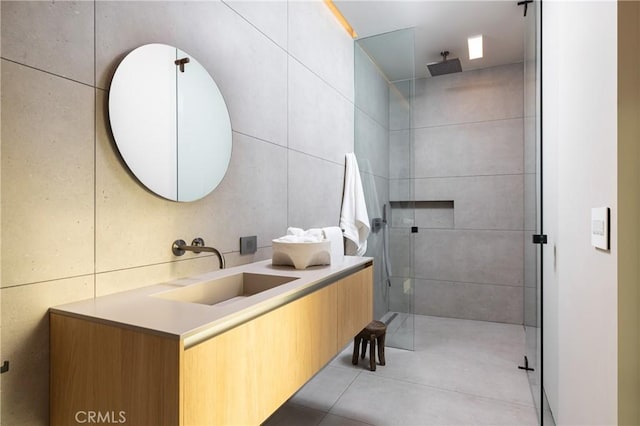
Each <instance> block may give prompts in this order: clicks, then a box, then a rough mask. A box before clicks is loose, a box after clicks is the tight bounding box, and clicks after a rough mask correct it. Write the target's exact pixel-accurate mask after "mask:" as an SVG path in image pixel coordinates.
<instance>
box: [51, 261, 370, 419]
mask: <svg viewBox="0 0 640 426" xmlns="http://www.w3.org/2000/svg"><path fill="white" fill-rule="evenodd" d="M372 269H373V268H372V267H371V266H368V267H366V268H364V269H360V270H358V271H356V272H354V273H353V274H351V275H348V276H346V277H344V278H342V279H340V280H338V281H335V282H333V283H330V284H328V285H326V286H324V287H322V288H320V289H318V290H316V291H314V292H312V293H310V294H308V295H306V296H303V297H301V298H299V299H296V300H294V301H292V302H290V303H287V304H285V305H282V306H280V307H278V308H276V309H274V310H272V311H269V312H267V313H265V314H263V315H260V316H258V317H256V318H254V319H252V320H250V321H248V322H245V323H243V324H240V325H238V326H236V327H234V328H232V329H230V330H227V331H225V332H223V333H221V334H219V335H216V336H214V337H212V338H210V339H208V340H206V341H204V342H201V343H199V344H196V345H194V346H192V347H189V348H187V349H184V347H183V344H182V340H181V339H179V338H171V337H166V336H161V335H154V334H152V333H147V332H144V331H142V330H133V329H128V328H124V327H122V328H121V327H118V326H114V325H107V324H103V323H98V322H94V321H91V320H89V319H84V318H76V317H71V316H66V315H63V314H59V313H51V314H50V317H51V398H50V401H51V424H52V425H69V424H76V423H79V422H78V421H77V419H76V417H77V416H78V413H79V412H80V413H81V414H80V416H81V417H82V418H81V419H80V420H83V419H84V416H86V415H85V414H84V412H94V413H99V414H101V415H102V416H103V417H102V418H105V416H110V418H111V417H112V418H114V419H115V420H118V419H120V418H122V415H124V418H126V424H133V425H151V424H153V425H181V426H182V425H185V426H186V425H258V424H260V423H261V422H263V421H264V420H266V419H267V418H268V417H269V416H270V415H271V414H272V413H273V412H274V411H275V410H277V409H278V407H280V406H281V405H282V404H283V403H284V402H285V401H286V400H287V399H289V398H290V397H291V396H292V395H293V394H294V393H295V392H296V391H297V390H298V389H299V388H300V387H302V386H303V385H304V384H305V383H306V382H307V381H308V380H309V379H310V378H311V377H313V375H314V374H316V373H317V372H318V371H319V370H320V369H321V368H322V367H324V366H325V365H326V364H327V362H329V361H330V360H331V358H332V357H334V356H335V355H336V354H337V353H338V352H339V351H340V350H341V349H342V348H343V347H344V345H345V344H347V343H348V342H350V341H351V339H353V336H355V334H357V333H358V332H359V331H360V330H361V329H362V328H364V327H365V326H366V325H367V324H368V323H369V322H370V321H371V320H372V317H373V288H372V287H373V285H372V283H373V271H372ZM105 413H107V414H105ZM112 423H115V422H112Z"/></svg>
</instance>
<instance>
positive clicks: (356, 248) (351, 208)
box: [340, 152, 371, 256]
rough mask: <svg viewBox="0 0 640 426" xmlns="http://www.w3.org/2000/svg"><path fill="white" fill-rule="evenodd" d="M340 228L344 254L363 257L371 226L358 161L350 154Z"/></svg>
mask: <svg viewBox="0 0 640 426" xmlns="http://www.w3.org/2000/svg"><path fill="white" fill-rule="evenodd" d="M340 228H342V230H343V233H344V237H345V238H346V242H345V254H347V255H356V256H363V255H364V253H365V252H366V251H367V237H368V236H369V232H370V231H371V226H370V225H369V215H368V214H367V205H366V203H365V201H364V191H363V190H362V181H361V180H360V170H359V169H358V160H356V155H355V154H354V153H352V152H351V153H348V154H347V155H346V167H345V172H344V195H343V198H342V212H341V213H340Z"/></svg>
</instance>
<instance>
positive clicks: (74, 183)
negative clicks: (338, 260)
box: [0, 1, 354, 425]
mask: <svg viewBox="0 0 640 426" xmlns="http://www.w3.org/2000/svg"><path fill="white" fill-rule="evenodd" d="M1 7H2V9H1V19H2V28H1V29H2V34H1V35H2V46H1V48H2V82H1V83H2V86H1V90H2V105H1V107H2V109H1V114H2V116H1V118H2V128H1V131H2V135H1V136H2V163H1V177H0V178H1V185H2V186H1V188H0V190H1V194H2V196H3V198H2V208H1V211H0V214H1V219H2V226H1V227H0V228H1V229H0V232H1V236H2V241H1V246H2V251H1V253H0V255H1V258H0V260H1V268H2V276H1V281H0V284H1V287H2V289H1V290H0V300H1V303H2V311H1V312H2V323H1V324H2V328H1V331H2V339H1V340H2V341H1V343H2V346H1V347H2V349H3V352H2V360H4V359H9V360H10V361H11V370H10V372H9V373H7V374H3V375H2V387H1V395H2V407H3V411H2V413H1V423H2V424H3V425H5V424H6V425H19V424H28V425H45V424H47V423H48V369H49V365H48V321H47V309H48V308H49V307H50V306H53V305H58V304H62V303H67V302H72V301H75V300H80V299H86V298H90V297H95V296H100V295H104V294H108V293H112V292H116V291H122V290H126V289H131V288H135V287H138V286H144V285H149V284H152V283H154V282H158V281H165V280H169V279H172V278H176V277H180V276H185V275H190V274H196V273H201V272H204V271H209V270H213V269H216V268H217V267H218V266H217V259H216V258H215V257H213V256H210V255H206V254H200V255H195V254H191V253H189V254H186V255H185V256H183V257H181V258H179V260H178V258H175V257H174V256H173V255H172V253H171V251H170V246H171V243H172V241H173V240H175V239H177V238H182V239H185V240H189V241H190V240H191V239H192V238H194V237H196V236H201V237H203V238H204V240H205V241H206V242H207V244H209V245H213V246H215V247H218V248H219V249H221V250H222V251H223V252H224V253H225V255H226V258H227V264H228V265H230V266H233V265H239V264H243V263H248V262H252V261H256V260H261V259H266V258H269V257H270V255H271V247H270V240H271V239H273V238H275V237H278V236H279V235H281V234H283V233H284V232H285V231H286V228H287V226H289V225H295V226H303V227H311V226H326V225H333V224H337V222H338V219H339V213H340V212H339V209H340V197H341V193H342V179H343V173H344V160H343V158H344V153H346V152H350V151H352V150H353V125H354V124H353V121H354V118H353V41H352V40H351V38H350V37H349V36H348V35H347V34H346V32H344V30H343V29H342V28H341V27H340V25H339V24H338V23H337V22H336V21H335V20H334V18H333V16H332V15H331V13H330V12H329V11H328V9H326V7H325V6H324V5H323V4H322V2H305V3H299V2H291V3H287V2H284V1H283V2H270V3H268V4H267V3H263V2H242V3H236V2H221V1H212V2H110V1H105V2H92V1H87V2H49V1H40V2H30V1H25V2H2V6H1ZM150 42H161V43H167V44H172V45H176V46H178V47H180V48H181V49H183V50H185V51H187V52H189V53H191V54H193V55H194V56H195V57H196V58H197V59H198V61H199V62H200V63H201V64H203V65H204V66H205V68H207V69H208V70H209V72H210V73H211V75H212V76H213V78H214V79H215V80H216V82H217V84H218V86H219V87H220V90H221V91H222V93H223V95H224V97H225V100H226V101H227V105H228V107H229V112H230V115H231V122H232V128H233V130H234V132H233V144H234V145H233V154H232V159H231V164H230V168H229V170H228V172H227V174H226V176H225V178H224V180H223V181H222V183H221V185H220V186H219V187H218V188H217V189H216V190H215V191H214V192H213V193H212V194H210V195H208V196H207V197H205V198H204V199H202V200H199V201H196V202H193V203H188V204H184V203H180V204H178V203H173V202H170V201H167V200H164V199H161V198H159V197H157V196H155V195H153V194H152V193H150V192H149V191H147V190H146V189H144V187H142V186H141V184H140V183H139V182H138V181H137V180H136V179H135V177H133V176H132V175H131V174H130V173H129V172H128V170H127V168H126V167H125V165H124V164H123V162H122V160H121V158H120V156H119V154H118V152H117V149H116V148H115V145H114V142H113V140H112V138H111V135H110V133H109V129H108V124H107V123H108V118H107V114H106V106H107V103H106V102H107V97H108V92H107V91H106V90H107V89H108V84H109V80H110V78H111V76H112V74H113V72H114V70H115V67H116V66H117V64H118V63H119V61H120V60H121V59H122V58H123V57H124V55H126V53H127V52H129V51H130V50H132V49H134V48H136V47H138V46H140V45H142V44H145V43H150ZM306 89H308V91H306ZM318 100H319V103H318ZM244 235H257V236H258V245H259V249H258V252H257V253H256V254H254V255H248V256H247V255H245V256H240V254H239V252H238V250H239V247H238V246H239V242H238V239H239V237H241V236H244ZM0 361H1V360H0Z"/></svg>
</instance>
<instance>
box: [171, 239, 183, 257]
mask: <svg viewBox="0 0 640 426" xmlns="http://www.w3.org/2000/svg"><path fill="white" fill-rule="evenodd" d="M186 245H187V243H186V242H185V241H184V240H175V241H174V242H173V244H171V251H172V252H173V255H174V256H182V255H183V254H184V253H185V250H184V249H183V248H182V247H184V246H186Z"/></svg>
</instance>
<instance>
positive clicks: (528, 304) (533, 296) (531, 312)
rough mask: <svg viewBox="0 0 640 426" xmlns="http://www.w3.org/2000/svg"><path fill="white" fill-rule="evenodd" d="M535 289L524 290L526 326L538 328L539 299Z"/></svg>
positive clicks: (527, 288) (526, 288)
mask: <svg viewBox="0 0 640 426" xmlns="http://www.w3.org/2000/svg"><path fill="white" fill-rule="evenodd" d="M537 297H538V296H537V289H536V288H535V287H525V288H524V301H523V305H524V307H523V309H524V325H526V326H530V327H538V326H539V324H538V299H537Z"/></svg>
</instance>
